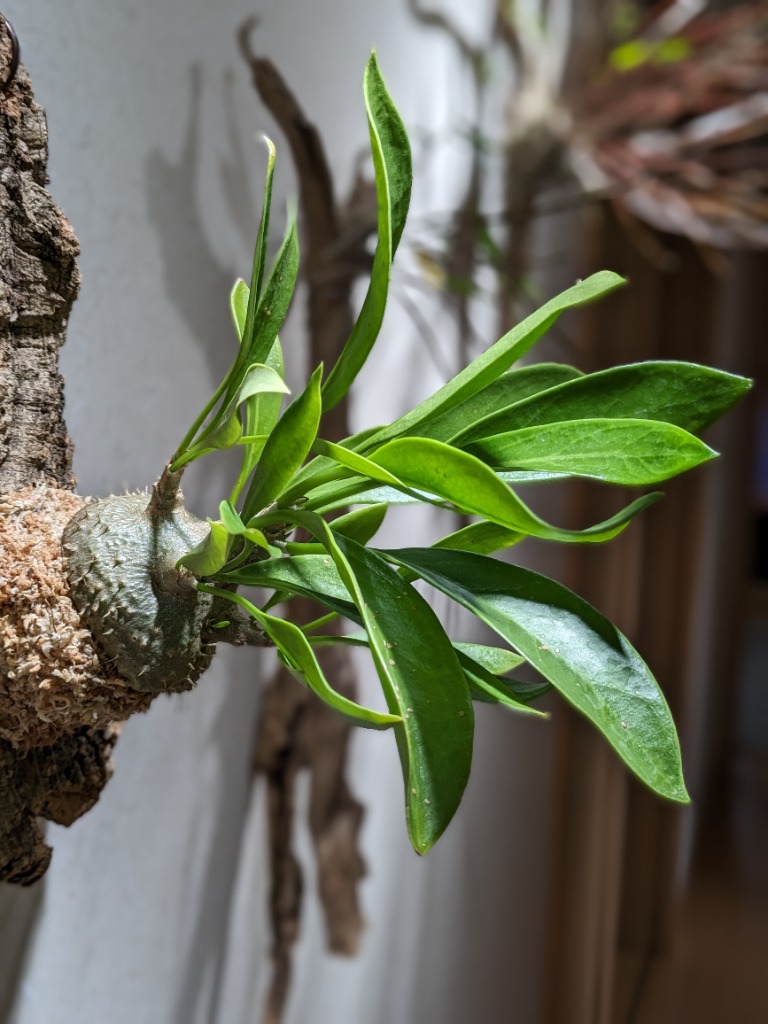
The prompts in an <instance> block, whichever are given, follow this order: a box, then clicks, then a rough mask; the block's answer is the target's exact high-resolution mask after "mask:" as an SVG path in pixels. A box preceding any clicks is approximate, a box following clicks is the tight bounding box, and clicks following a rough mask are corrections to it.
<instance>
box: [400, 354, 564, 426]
mask: <svg viewBox="0 0 768 1024" xmlns="http://www.w3.org/2000/svg"><path fill="white" fill-rule="evenodd" d="M580 376H581V373H580V371H579V370H575V369H574V368H573V367H572V366H560V365H559V364H557V363H537V364H534V365H533V366H521V367H519V368H518V369H515V370H508V371H507V372H506V373H503V374H502V375H501V376H500V377H498V378H497V379H496V380H494V381H492V382H491V383H490V384H489V385H488V386H487V387H484V388H483V389H482V391H478V392H477V394H476V395H472V397H471V398H468V399H467V400H466V402H462V403H461V404H460V405H455V406H454V407H453V408H452V409H449V410H448V411H447V412H444V413H443V414H442V415H440V416H435V417H434V418H433V419H428V420H427V421H426V422H425V423H421V424H419V425H418V426H416V427H414V428H413V429H412V430H410V431H406V434H418V435H419V436H420V437H433V438H435V440H437V441H450V440H451V438H452V437H454V435H456V434H459V433H460V432H461V431H462V430H465V429H466V428H467V427H469V426H472V425H474V424H475V423H477V422H478V420H482V419H483V418H484V417H486V416H489V415H491V414H492V413H496V412H498V411H499V410H501V409H506V408H507V407H508V406H510V405H513V404H514V403H516V402H521V401H522V400H523V399H525V398H529V397H530V396H531V395H535V394H538V393H539V392H540V391H546V390H547V388H552V387H554V386H555V385H556V384H562V383H563V382H564V381H568V380H573V379H574V378H575V377H580Z"/></svg>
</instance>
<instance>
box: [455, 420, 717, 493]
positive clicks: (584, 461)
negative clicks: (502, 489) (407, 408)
mask: <svg viewBox="0 0 768 1024" xmlns="http://www.w3.org/2000/svg"><path fill="white" fill-rule="evenodd" d="M466 450H467V451H469V452H470V454H472V455H476V456H477V457H478V458H480V459H482V460H483V462H486V463H488V465H489V466H492V467H493V468H494V469H533V470H544V471H546V472H555V473H558V472H560V473H568V474H570V475H571V476H582V477H591V478H592V479H593V480H603V481H605V482H606V483H611V484H624V485H626V486H634V487H637V486H644V485H646V484H656V483H660V482H661V481H662V480H668V479H669V478H670V477H673V476H677V475H678V474H679V473H684V472H685V471H686V470H688V469H692V468H693V467H694V466H698V465H700V464H701V463H702V462H707V461H708V460H709V459H713V458H715V456H716V454H717V453H716V452H713V451H712V449H711V448H709V447H707V445H705V444H704V443H703V441H699V440H698V438H696V437H694V436H693V434H689V433H688V432H687V431H686V430H683V429H682V428H681V427H675V426H672V424H670V423H661V422H658V421H654V420H619V419H616V420H608V419H590V420H567V421H566V422H565V423H545V424H540V425H537V426H535V427H526V428H524V429H523V430H513V431H511V432H510V433H507V434H498V435H496V436H495V437H484V438H482V439H481V440H479V441H475V442H473V443H472V444H470V445H468V446H467V449H466Z"/></svg>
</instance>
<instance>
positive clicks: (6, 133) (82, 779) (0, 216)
mask: <svg viewBox="0 0 768 1024" xmlns="http://www.w3.org/2000/svg"><path fill="white" fill-rule="evenodd" d="M10 60H11V43H10V38H9V36H8V33H7V32H6V28H5V19H4V18H3V17H2V15H0V78H3V79H4V78H5V77H6V74H7V69H8V67H9V64H10ZM47 144H48V136H47V130H46V123H45V113H44V111H43V109H42V108H41V107H40V106H39V104H38V103H37V102H36V101H35V98H34V95H33V92H32V87H31V84H30V81H29V76H28V74H27V72H26V70H25V68H24V67H23V65H22V66H21V67H20V68H19V70H18V73H17V75H16V76H15V78H14V80H13V82H12V83H11V84H10V86H9V88H8V89H7V91H0V495H5V494H10V493H12V492H16V491H19V490H20V489H22V488H27V487H35V486H42V485H46V486H48V487H54V488H59V489H62V490H66V491H68V490H70V489H71V488H72V487H73V484H74V480H73V477H72V445H71V442H70V439H69V437H68V435H67V431H66V427H65V424H64V419H63V416H62V407H63V402H64V395H63V381H62V378H61V376H60V374H59V372H58V353H59V349H60V347H61V345H62V344H63V343H64V337H65V330H66V325H67V319H68V317H69V313H70V310H71V308H72V303H73V301H74V299H75V297H76V295H77V290H78V287H79V283H80V277H79V273H78V269H77V255H78V243H77V238H76V237H75V234H74V232H73V230H72V228H71V226H70V225H69V223H68V221H67V220H66V218H65V217H64V215H63V214H62V213H61V211H60V210H59V209H58V207H57V206H56V205H55V203H54V202H53V199H52V198H51V196H50V195H49V193H48V192H47V191H46V188H45V186H46V184H47V181H48V177H47V171H46V163H47V156H48V149H47ZM0 577H2V564H1V563H0ZM0 583H2V579H0ZM2 617H3V609H2V608H0V619H2ZM6 683H7V679H6V677H5V675H4V673H3V671H2V664H0V687H1V688H5V686H6ZM116 737H117V730H116V729H115V728H112V727H108V728H103V729H95V730H93V729H88V728H84V727H78V728H76V729H74V730H72V731H69V732H65V733H62V734H61V735H59V736H58V737H57V739H56V741H55V742H53V743H51V742H48V743H47V744H45V745H42V746H34V747H32V748H30V749H19V748H18V747H17V746H16V745H14V744H13V743H12V742H10V741H9V740H7V739H2V740H0V879H2V880H6V881H10V882H18V883H21V884H25V885H26V884H29V883H31V882H34V881H36V880H37V879H38V878H40V876H41V875H42V874H43V873H44V872H45V870H46V868H47V866H48V863H49V861H50V857H51V850H50V847H48V846H47V845H46V844H45V842H44V841H43V835H42V832H41V829H40V827H39V825H38V823H37V819H38V817H43V818H47V819H49V820H51V821H56V822H59V823H61V824H70V823H71V822H73V821H74V820H75V819H76V818H78V817H79V816H80V815H81V814H84V813H85V811H87V810H88V809H89V808H90V807H92V806H93V804H94V803H95V802H96V801H97V800H98V797H99V793H100V792H101V789H102V788H103V786H104V784H105V783H106V781H107V778H108V777H109V774H110V771H111V753H112V748H113V746H114V743H115V740H116Z"/></svg>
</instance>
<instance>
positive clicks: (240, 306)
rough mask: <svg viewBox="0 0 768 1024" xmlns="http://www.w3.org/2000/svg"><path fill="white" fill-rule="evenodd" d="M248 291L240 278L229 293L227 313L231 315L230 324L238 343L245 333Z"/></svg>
mask: <svg viewBox="0 0 768 1024" xmlns="http://www.w3.org/2000/svg"><path fill="white" fill-rule="evenodd" d="M249 294H250V289H249V288H248V285H247V284H246V283H245V281H244V280H243V279H242V277H240V278H238V279H237V281H235V283H234V285H233V286H232V291H231V292H230V293H229V311H230V313H231V314H232V323H233V324H234V325H235V330H236V331H237V339H238V341H242V340H243V332H244V331H245V319H246V316H247V315H248V296H249Z"/></svg>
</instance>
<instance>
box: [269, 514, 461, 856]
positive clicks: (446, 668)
mask: <svg viewBox="0 0 768 1024" xmlns="http://www.w3.org/2000/svg"><path fill="white" fill-rule="evenodd" d="M282 514H283V513H282V511H281V512H274V513H270V514H268V515H266V516H264V517H263V521H264V522H265V523H267V524H268V523H269V522H270V521H271V520H273V519H276V518H278V517H279V516H281V515H282ZM288 514H289V515H290V519H291V521H292V522H294V523H296V524H297V525H299V526H302V527H304V529H306V530H309V531H310V532H311V533H313V534H314V535H315V536H316V537H317V538H318V539H319V540H321V541H322V542H323V544H325V546H326V547H327V549H328V552H329V554H330V556H331V558H332V559H333V561H334V564H335V566H336V569H337V571H338V574H339V576H340V578H341V580H342V581H343V584H344V586H345V587H346V589H347V591H348V592H349V593H350V594H351V595H352V598H353V600H354V603H355V606H356V607H357V610H358V612H359V617H360V619H362V623H363V625H364V627H365V630H366V632H367V634H368V643H369V646H370V650H371V655H372V658H373V662H374V664H375V666H376V670H377V672H378V675H379V679H380V681H381V684H382V688H383V690H384V695H385V697H386V700H387V705H388V707H389V708H390V710H391V711H392V712H393V713H399V714H400V715H401V716H402V719H403V721H402V723H401V724H400V725H398V726H396V727H395V735H396V737H397V746H398V752H399V754H400V761H401V764H402V767H403V778H404V782H405V796H406V819H407V822H408V834H409V836H410V838H411V843H412V844H413V847H414V849H415V850H416V851H417V853H426V852H427V850H428V849H429V848H430V847H431V846H432V845H433V844H434V843H435V842H436V841H437V839H438V838H439V837H440V835H442V833H443V831H444V830H445V828H446V827H447V825H448V823H449V822H450V820H451V818H452V817H453V815H454V814H455V812H456V809H457V807H458V805H459V801H460V800H461V795H462V793H463V791H464V787H465V786H466V783H467V779H468V778H469V769H470V764H471V760H472V733H473V716H472V699H471V695H470V692H469V688H468V686H467V683H466V680H465V678H464V673H463V670H462V668H461V665H460V664H459V660H458V657H457V654H456V652H455V651H454V649H453V646H452V644H451V641H450V640H449V639H448V637H447V636H446V635H445V632H444V630H443V627H442V626H441V625H440V621H439V620H438V618H437V616H436V615H435V613H434V612H433V611H432V609H431V608H430V606H429V605H428V604H427V602H426V601H425V600H424V598H423V597H422V596H421V595H420V594H419V593H418V591H416V590H414V589H413V587H411V586H410V585H409V584H408V583H407V582H406V581H405V580H404V579H403V578H402V576H400V575H399V573H397V572H396V571H395V570H393V569H392V568H391V567H390V566H389V565H388V564H387V563H386V561H385V560H384V559H383V558H381V557H380V556H379V555H377V554H375V553H374V552H372V551H370V550H369V549H368V548H365V547H363V546H362V545H360V544H357V543H356V542H355V541H353V540H351V539H349V538H347V537H341V536H336V535H334V534H333V532H332V531H331V529H330V528H329V527H328V525H327V523H326V522H325V521H324V520H323V519H321V518H320V516H317V515H314V514H313V513H308V512H299V511H295V510H289V512H288ZM306 557H310V558H311V557H312V556H306Z"/></svg>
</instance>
